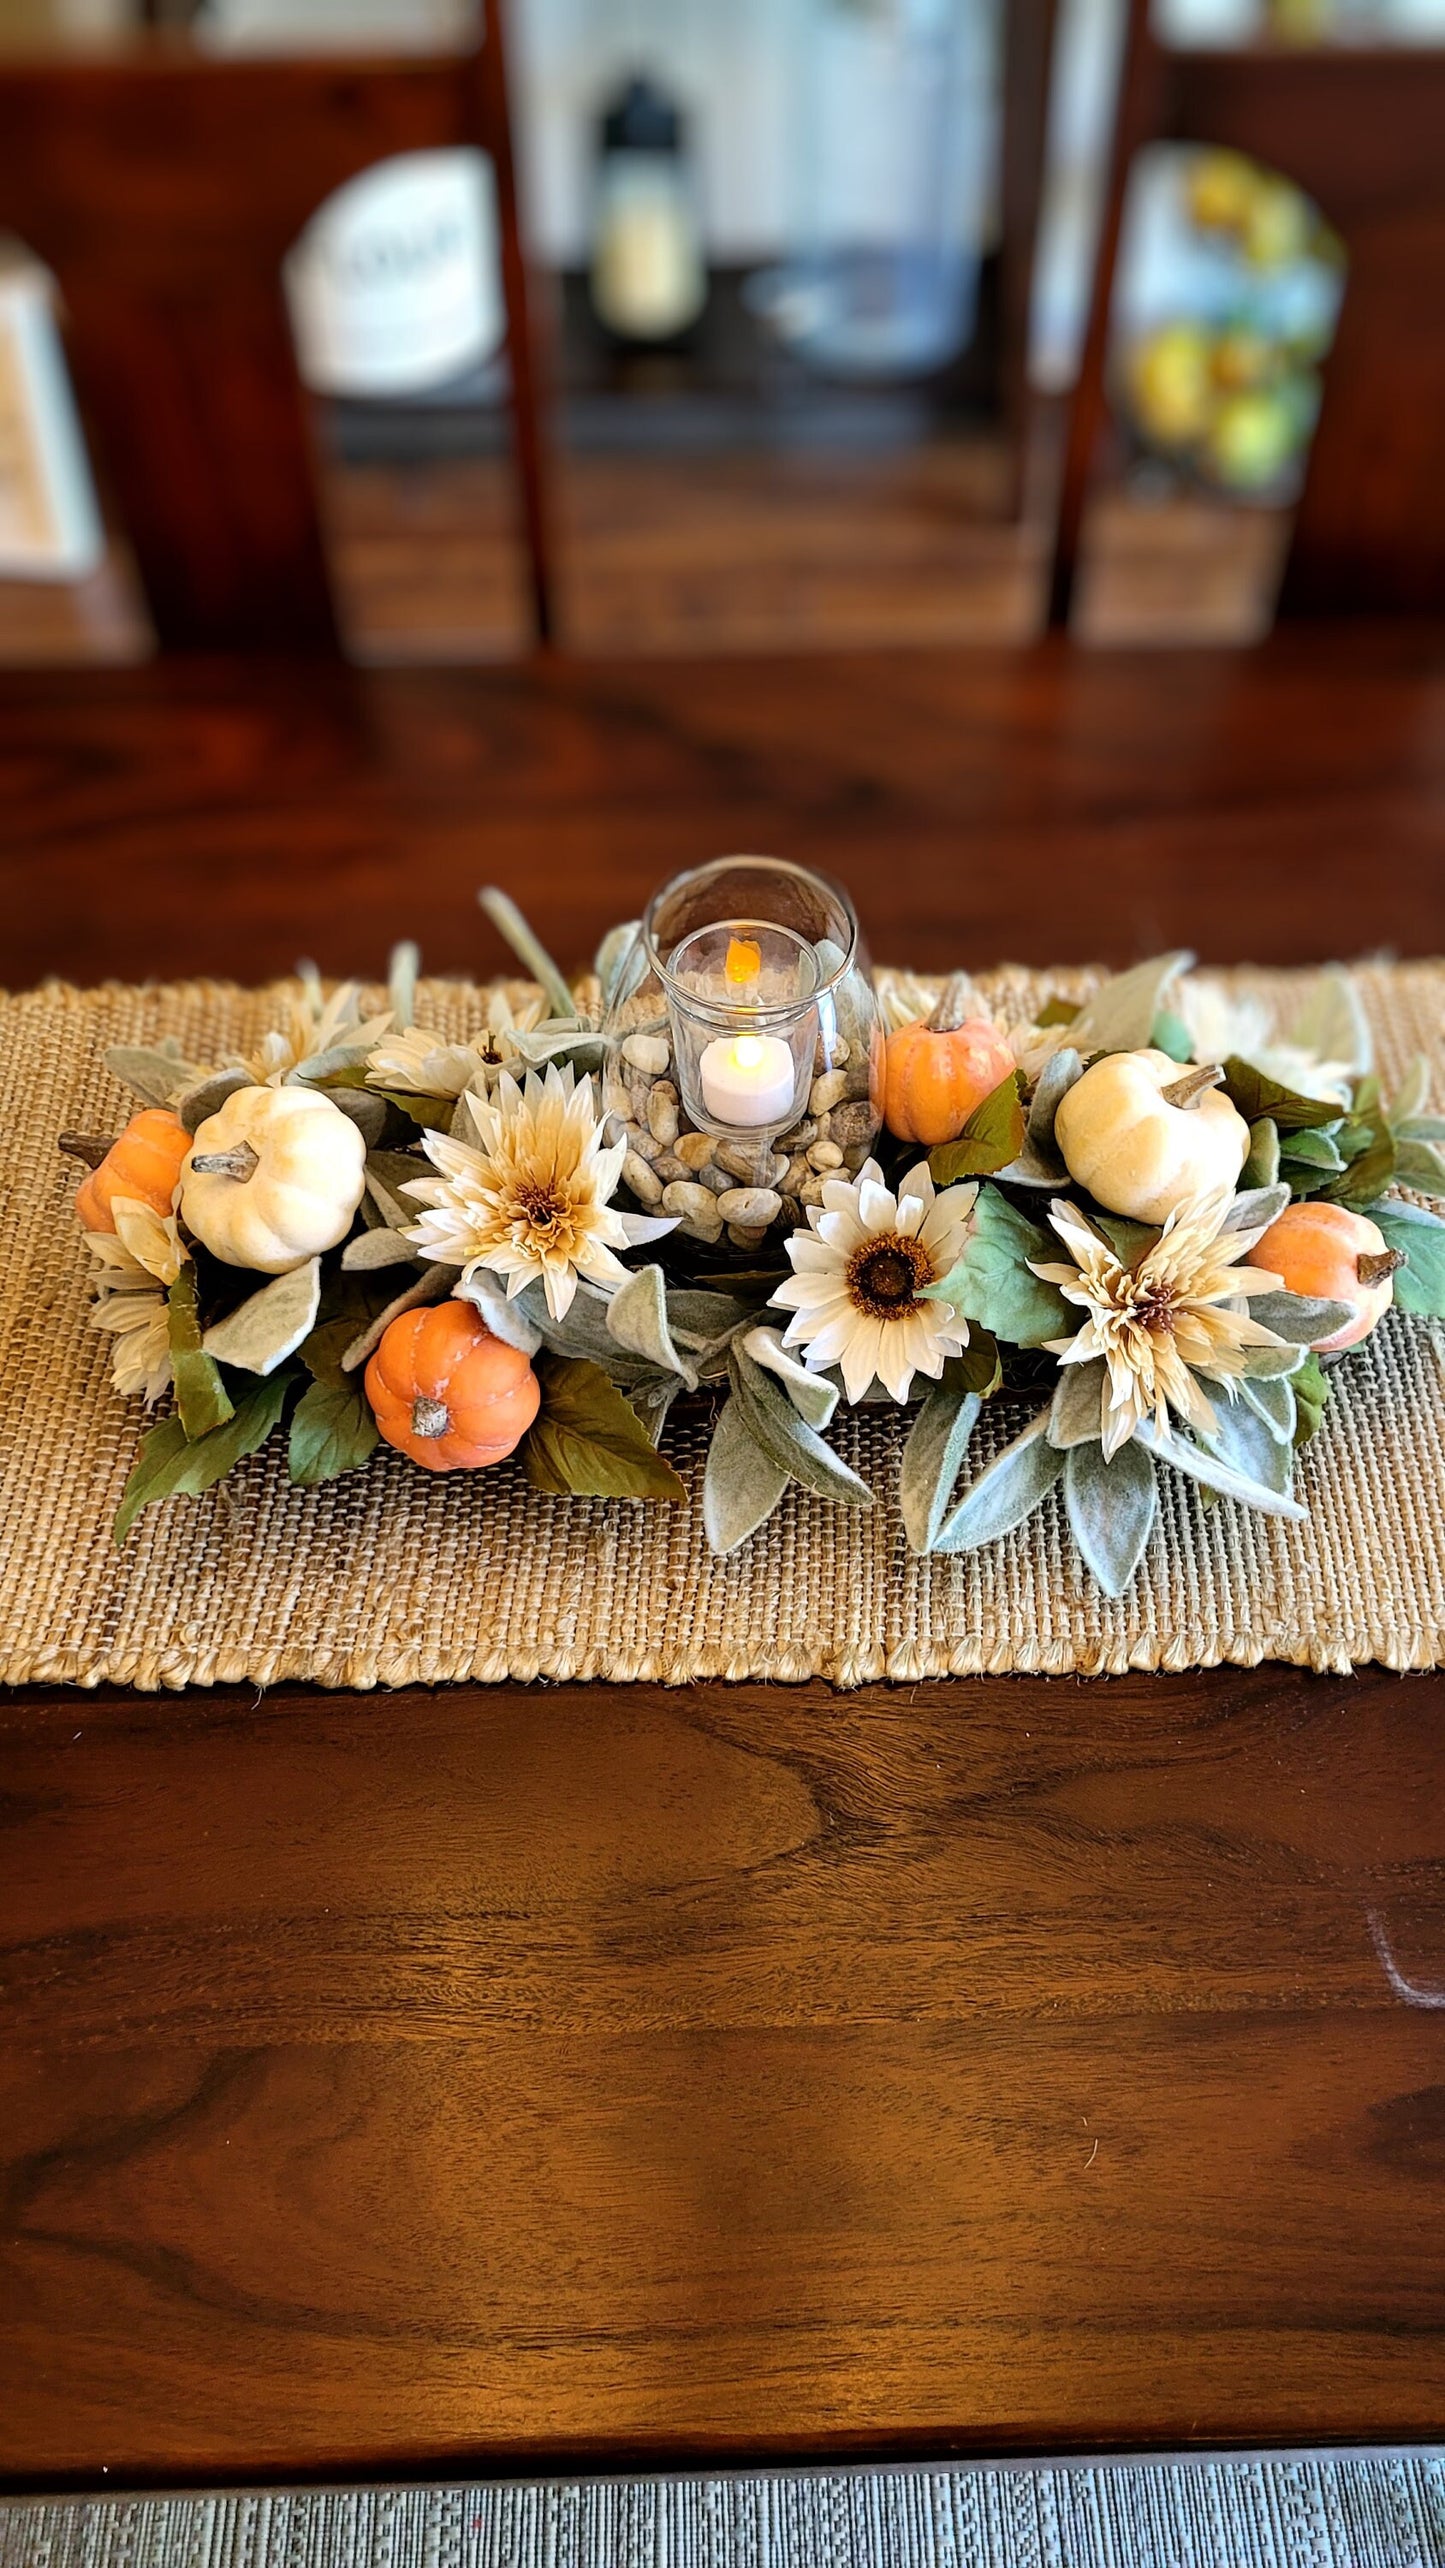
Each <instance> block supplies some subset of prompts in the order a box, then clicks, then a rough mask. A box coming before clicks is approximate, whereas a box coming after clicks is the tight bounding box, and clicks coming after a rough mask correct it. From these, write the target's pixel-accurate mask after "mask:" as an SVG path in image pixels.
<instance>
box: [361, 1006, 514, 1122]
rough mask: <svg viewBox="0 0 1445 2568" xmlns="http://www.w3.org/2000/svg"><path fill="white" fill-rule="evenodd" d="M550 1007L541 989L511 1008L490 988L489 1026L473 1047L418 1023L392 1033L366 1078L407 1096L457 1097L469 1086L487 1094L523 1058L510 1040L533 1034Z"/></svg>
mask: <svg viewBox="0 0 1445 2568" xmlns="http://www.w3.org/2000/svg"><path fill="white" fill-rule="evenodd" d="M546 1006H547V1002H546V1000H545V999H544V998H543V996H542V994H541V992H540V991H539V992H538V994H537V996H536V997H535V998H532V999H519V1000H518V1002H517V1004H516V1005H515V1006H513V1004H512V1002H511V1001H510V1000H509V998H508V997H507V994H506V992H505V990H489V991H488V993H487V1022H486V1025H485V1026H484V1027H483V1029H482V1031H481V1032H480V1033H479V1034H476V1035H474V1036H473V1037H472V1039H471V1041H470V1042H469V1043H448V1042H446V1041H445V1039H444V1038H443V1037H442V1036H441V1035H439V1034H436V1033H432V1032H430V1031H429V1030H428V1029H427V1028H426V1027H425V1026H420V1025H413V1026H408V1027H407V1028H406V1029H405V1031H396V1030H393V1032H392V1033H390V1034H387V1035H384V1036H383V1037H382V1040H381V1041H380V1043H379V1044H378V1045H377V1046H376V1049H375V1051H374V1052H373V1053H372V1055H371V1058H370V1060H369V1061H368V1062H367V1065H366V1076H367V1080H368V1082H369V1084H370V1085H371V1086H372V1087H373V1088H395V1089H398V1090H400V1091H401V1092H403V1093H404V1094H405V1095H407V1096H418V1097H459V1096H461V1095H462V1093H463V1091H464V1090H465V1089H467V1088H472V1089H475V1090H476V1091H477V1092H478V1093H479V1094H484V1093H485V1092H486V1090H487V1089H488V1088H489V1087H491V1086H492V1085H493V1083H494V1081H495V1077H496V1073H497V1072H498V1070H501V1069H505V1068H507V1067H509V1066H511V1065H512V1064H514V1063H516V1062H517V1061H519V1060H520V1058H521V1055H520V1054H519V1052H518V1050H517V1047H516V1044H515V1042H514V1041H513V1039H512V1038H513V1036H514V1035H518V1034H531V1033H533V1032H534V1031H535V1029H536V1028H537V1027H538V1026H539V1025H540V1024H541V1022H542V1019H543V1016H544V1015H545V1013H546Z"/></svg>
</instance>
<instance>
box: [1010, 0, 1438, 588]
mask: <svg viewBox="0 0 1445 2568" xmlns="http://www.w3.org/2000/svg"><path fill="white" fill-rule="evenodd" d="M1159 140H1169V141H1177V142H1189V143H1211V144H1219V145H1225V146H1228V147H1230V148H1232V149H1233V150H1236V151H1241V152H1247V153H1249V154H1250V155H1251V156H1252V157H1253V158H1255V159H1256V160H1259V161H1262V162H1264V163H1266V164H1267V165H1268V166H1269V167H1271V168H1273V169H1277V170H1279V171H1280V172H1281V173H1282V175H1283V176H1285V177H1286V178H1290V179H1293V180H1294V181H1295V183H1296V184H1297V185H1298V186H1300V187H1302V188H1303V189H1304V190H1305V191H1306V193H1307V194H1308V195H1310V196H1311V197H1313V198H1314V200H1315V202H1316V203H1317V204H1318V205H1319V207H1320V209H1321V211H1322V212H1323V214H1324V215H1325V216H1326V218H1327V219H1328V221H1329V222H1330V223H1331V224H1332V225H1333V226H1334V228H1335V230H1336V231H1337V232H1339V234H1340V235H1341V237H1342V239H1343V241H1344V243H1345V248H1346V250H1347V252H1348V256H1349V274H1348V278H1347V281H1346V286H1345V299H1344V305H1343V309H1342V312H1341V315H1340V323H1339V330H1338V333H1337V336H1336V339H1335V345H1334V348H1333V351H1332V353H1331V355H1330V358H1329V361H1328V365H1327V368H1326V374H1325V391H1324V402H1323V407H1322V409H1321V413H1320V420H1319V426H1318V428H1317V430H1316V432H1315V438H1314V444H1313V447H1312V449H1311V452H1310V457H1309V464H1308V468H1307V472H1306V478H1305V486H1304V491H1303V495H1302V497H1301V500H1300V505H1299V510H1298V513H1297V516H1296V520H1295V527H1294V536H1293V541H1292V544H1291V548H1290V553H1289V559H1288V563H1287V566H1286V570H1285V577H1284V584H1283V588H1282V591H1281V595H1280V600H1279V612H1280V614H1281V615H1331V614H1351V613H1364V614H1400V613H1413V612H1422V613H1437V614H1438V613H1439V612H1441V611H1442V610H1445V451H1442V430H1441V421H1442V419H1445V51H1440V52H1436V51H1428V52H1426V51H1419V50H1416V49H1415V48H1413V47H1412V48H1409V49H1406V48H1403V47H1398V46H1390V47H1379V48H1376V47H1371V48H1369V49H1365V48H1360V47H1354V46H1351V47H1349V48H1345V47H1343V46H1342V47H1339V48H1320V49H1315V50H1308V51H1301V50H1299V49H1297V48H1284V47H1274V46H1264V45H1260V46H1256V47H1250V48H1245V49H1240V50H1229V51H1218V52H1215V51H1208V52H1205V51H1198V52H1175V51H1173V50H1169V49H1166V48H1165V47H1164V46H1163V45H1161V44H1160V43H1159V41H1158V39H1157V38H1156V37H1155V36H1154V35H1153V33H1152V32H1151V29H1150V25H1149V0H1130V8H1129V21H1128V32H1127V37H1126V43H1125V52H1124V63H1123V69H1122V74H1121V80H1120V89H1119V106H1118V112H1117V117H1116V124H1115V135H1114V144H1113V154H1112V163H1111V170H1110V179H1109V187H1108V193H1107V198H1106V205H1105V214H1104V221H1103V225H1102V229H1101V236H1100V243H1099V252H1098V260H1097V266H1096V271H1095V280H1094V291H1093V300H1092V307H1091V311H1090V316H1089V324H1088V330H1087V333H1086V338H1085V346H1084V355H1083V362H1082V366H1081V370H1080V376H1079V382H1078V386H1077V389H1076V391H1075V394H1074V399H1073V403H1072V408H1071V413H1070V420H1069V431H1068V441H1067V451H1066V456H1065V464H1064V472H1063V482H1062V489H1061V498H1060V506H1059V512H1058V519H1057V531H1056V541H1055V552H1054V562H1053V577H1052V583H1051V595H1050V621H1051V623H1053V624H1056V625H1061V624H1066V623H1067V622H1068V617H1069V608H1070V603H1071V599H1072V595H1073V587H1074V577H1075V572H1076V568H1077V563H1078V554H1079V539H1080V533H1081V529H1082V525H1083V518H1084V511H1085V507H1086V505H1087V500H1088V493H1089V485H1090V480H1091V477H1092V473H1093V468H1094V459H1095V454H1096V451H1097V448H1098V444H1099V438H1100V431H1101V428H1102V426H1103V421H1104V414H1105V391H1104V385H1105V369H1106V365H1107V361H1108V352H1109V317H1110V304H1111V299H1112V293H1113V284H1114V270H1115V266H1116V262H1117V258H1118V249H1119V233H1120V218H1121V215H1122V212H1123V206H1124V196H1125V189H1126V186H1127V182H1128V177H1129V171H1130V167H1131V164H1132V162H1133V159H1134V155H1135V153H1136V152H1137V151H1138V150H1139V148H1140V146H1141V145H1142V144H1144V143H1146V142H1151V141H1159Z"/></svg>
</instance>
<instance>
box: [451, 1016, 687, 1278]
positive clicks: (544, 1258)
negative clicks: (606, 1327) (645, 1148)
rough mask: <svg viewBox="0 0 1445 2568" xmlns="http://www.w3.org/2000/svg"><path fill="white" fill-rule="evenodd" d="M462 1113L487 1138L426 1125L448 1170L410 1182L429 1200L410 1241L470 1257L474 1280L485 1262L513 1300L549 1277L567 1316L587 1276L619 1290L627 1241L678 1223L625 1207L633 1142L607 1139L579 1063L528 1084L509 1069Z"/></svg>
mask: <svg viewBox="0 0 1445 2568" xmlns="http://www.w3.org/2000/svg"><path fill="white" fill-rule="evenodd" d="M463 1118H469V1119H470V1123H471V1127H472V1129H473V1131H474V1132H475V1134H476V1136H477V1144H478V1146H477V1147H475V1148H474V1147H471V1146H469V1144H468V1143H467V1142H466V1141H464V1140H463V1139H461V1138H460V1137H459V1135H458V1134H457V1133H455V1132H453V1133H441V1132H429V1133H426V1134H425V1135H424V1136H423V1139H424V1144H425V1148H426V1153H427V1157H428V1158H429V1159H430V1160H431V1162H432V1165H433V1167H435V1168H436V1169H438V1170H439V1171H440V1174H439V1175H438V1176H436V1177H418V1178H415V1179H413V1180H412V1181H411V1183H410V1184H408V1185H406V1186H405V1187H404V1188H403V1192H404V1193H406V1194H408V1195H414V1196H415V1197H416V1198H417V1200H418V1202H419V1203H422V1204H425V1205H426V1206H427V1207H428V1209H427V1211H426V1212H425V1213H424V1214H423V1215H422V1218H421V1220H420V1222H419V1223H418V1224H417V1226H416V1228H415V1230H410V1231H408V1232H407V1234H406V1236H407V1238H408V1240H409V1241H410V1242H411V1245H412V1246H413V1248H415V1249H417V1250H419V1252H420V1254H421V1255H422V1256H423V1257H429V1258H433V1259H435V1260H436V1261H438V1262H439V1263H440V1264H442V1265H447V1266H459V1267H460V1268H461V1269H462V1281H463V1283H465V1282H466V1281H467V1279H468V1278H469V1277H470V1276H471V1275H472V1274H474V1273H475V1271H476V1269H477V1268H478V1267H479V1266H486V1267H489V1268H490V1269H491V1271H492V1273H493V1274H494V1275H500V1276H501V1277H502V1278H503V1279H504V1281H505V1283H506V1288H507V1295H508V1299H509V1300H514V1299H515V1297H516V1296H517V1294H518V1293H520V1292H521V1291H522V1290H523V1288H524V1286H526V1285H528V1284H530V1283H533V1282H534V1281H536V1280H537V1279H538V1278H540V1280H541V1283H542V1286H543V1289H544V1291H545V1293H546V1296H547V1308H548V1310H549V1311H550V1312H551V1314H552V1317H553V1319H554V1320H560V1319H564V1318H565V1317H566V1314H567V1312H568V1311H569V1310H570V1308H571V1306H572V1299H573V1296H574V1294H575V1293H576V1290H577V1278H578V1277H579V1275H585V1276H586V1277H587V1278H588V1280H589V1282H591V1283H593V1284H598V1285H601V1286H602V1287H603V1289H604V1290H605V1291H612V1290H614V1289H615V1288H616V1286H617V1285H619V1284H621V1283H623V1282H624V1281H625V1279H626V1275H627V1269H626V1267H625V1266H623V1265H621V1264H620V1263H619V1261H618V1258H617V1256H616V1253H615V1252H616V1251H617V1250H618V1249H620V1248H632V1247H635V1246H637V1245H638V1244H639V1243H640V1242H642V1241H644V1240H650V1239H660V1238H661V1237H662V1235H663V1233H664V1232H666V1231H670V1230H673V1229H675V1228H676V1224H675V1223H674V1222H672V1221H659V1220H656V1219H653V1218H650V1217H648V1216H645V1215H642V1214H638V1213H619V1212H616V1211H614V1209H613V1206H612V1197H613V1195H614V1194H615V1192H616V1189H617V1184H618V1180H619V1178H620V1177H621V1175H622V1162H623V1159H624V1158H625V1156H626V1145H625V1143H622V1142H618V1143H615V1144H614V1145H613V1147H612V1148H611V1149H606V1148H604V1146H603V1141H602V1126H601V1124H600V1123H599V1122H598V1120H597V1116H596V1111H595V1105H594V1099H593V1090H592V1082H591V1080H590V1078H585V1079H579V1080H575V1081H574V1078H573V1073H572V1071H571V1070H570V1068H569V1069H566V1070H559V1069H558V1068H557V1067H556V1065H555V1063H554V1064H553V1065H552V1066H551V1067H550V1068H549V1069H548V1071H547V1075H546V1078H545V1079H541V1078H539V1077H538V1076H537V1073H536V1072H535V1071H529V1072H528V1074H527V1079H526V1083H525V1085H524V1086H523V1087H520V1088H519V1087H518V1085H517V1082H516V1080H515V1079H513V1078H512V1077H511V1076H510V1075H509V1073H508V1072H507V1071H505V1070H504V1071H502V1073H501V1074H500V1076H499V1078H498V1081H497V1085H496V1088H495V1090H494V1092H493V1094H492V1096H491V1097H490V1098H482V1097H477V1096H473V1095H468V1096H467V1097H465V1098H464V1099H463V1100H462V1101H461V1104H460V1106H459V1109H458V1121H459V1122H460V1121H461V1120H462V1119H463Z"/></svg>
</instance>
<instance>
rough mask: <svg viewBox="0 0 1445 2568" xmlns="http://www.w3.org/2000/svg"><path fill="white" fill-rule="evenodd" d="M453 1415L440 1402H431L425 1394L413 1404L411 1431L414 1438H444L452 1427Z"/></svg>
mask: <svg viewBox="0 0 1445 2568" xmlns="http://www.w3.org/2000/svg"><path fill="white" fill-rule="evenodd" d="M451 1422H452V1413H451V1411H450V1409H448V1408H447V1407H446V1406H445V1404H444V1403H443V1402H442V1401H440V1400H430V1399H428V1398H427V1395H426V1393H425V1392H422V1393H421V1394H420V1396H419V1397H418V1398H417V1399H415V1400H413V1402H412V1404H411V1431H412V1434H413V1435H414V1436H444V1435H445V1434H446V1433H447V1430H448V1428H449V1427H450V1426H451Z"/></svg>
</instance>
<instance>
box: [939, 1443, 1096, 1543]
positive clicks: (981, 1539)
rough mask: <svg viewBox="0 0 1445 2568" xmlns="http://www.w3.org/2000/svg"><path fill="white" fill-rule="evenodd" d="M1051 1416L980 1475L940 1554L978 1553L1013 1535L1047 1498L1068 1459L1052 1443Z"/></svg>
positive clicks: (944, 1530)
mask: <svg viewBox="0 0 1445 2568" xmlns="http://www.w3.org/2000/svg"><path fill="white" fill-rule="evenodd" d="M1048 1424H1049V1412H1048V1410H1047V1409H1041V1410H1040V1411H1039V1413H1038V1415H1037V1417H1035V1418H1032V1419H1031V1420H1030V1421H1029V1424H1028V1425H1027V1426H1026V1427H1025V1428H1024V1431H1023V1433H1022V1435H1020V1436H1016V1437H1015V1439H1014V1441H1013V1443H1012V1444H1011V1445H1005V1447H1004V1450H1003V1452H1002V1453H1000V1454H995V1456H994V1459H993V1461H992V1462H991V1463H989V1464H988V1465H987V1466H986V1468H985V1469H984V1470H983V1471H981V1472H980V1473H979V1476H978V1478H977V1480H975V1481H974V1482H973V1483H972V1484H971V1485H970V1487H969V1488H968V1489H967V1490H965V1492H964V1495H963V1497H962V1498H961V1499H960V1500H959V1503H958V1505H957V1506H956V1507H955V1508H954V1510H953V1513H952V1515H951V1516H947V1517H945V1519H944V1521H943V1524H942V1525H941V1526H940V1528H939V1530H938V1533H937V1535H936V1537H935V1539H934V1544H933V1548H934V1550H935V1551H936V1552H965V1551H978V1550H980V1549H981V1547H982V1546H983V1544H985V1543H993V1542H997V1541H998V1539H999V1537H1000V1535H1002V1534H1008V1533H1012V1531H1013V1529H1014V1527H1015V1525H1021V1524H1022V1523H1023V1522H1024V1519H1025V1517H1027V1516H1031V1515H1032V1514H1033V1511H1034V1509H1035V1508H1036V1507H1037V1506H1038V1505H1039V1504H1040V1503H1041V1502H1042V1500H1043V1499H1045V1498H1046V1497H1047V1496H1048V1493H1049V1491H1050V1490H1051V1489H1052V1487H1053V1485H1054V1483H1055V1481H1056V1480H1057V1479H1058V1478H1059V1477H1060V1474H1061V1473H1062V1471H1063V1469H1064V1465H1065V1462H1066V1461H1067V1458H1068V1457H1067V1456H1066V1455H1065V1454H1062V1453H1059V1452H1057V1451H1056V1450H1055V1448H1054V1447H1053V1446H1052V1445H1051V1444H1050V1443H1049V1442H1048V1441H1047V1436H1048Z"/></svg>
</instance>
